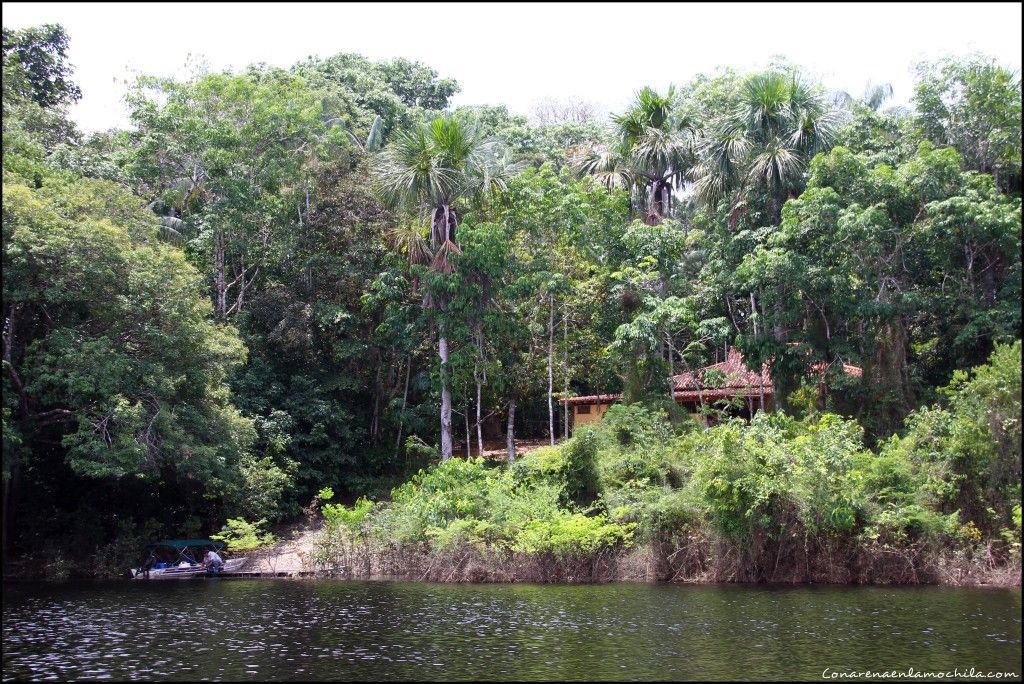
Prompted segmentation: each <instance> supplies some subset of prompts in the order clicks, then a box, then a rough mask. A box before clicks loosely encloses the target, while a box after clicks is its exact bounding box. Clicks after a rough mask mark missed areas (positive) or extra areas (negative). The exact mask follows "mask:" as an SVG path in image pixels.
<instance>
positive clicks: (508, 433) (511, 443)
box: [505, 399, 516, 463]
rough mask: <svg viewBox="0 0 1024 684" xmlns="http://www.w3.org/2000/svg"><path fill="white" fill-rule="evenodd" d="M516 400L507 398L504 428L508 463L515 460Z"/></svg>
mask: <svg viewBox="0 0 1024 684" xmlns="http://www.w3.org/2000/svg"><path fill="white" fill-rule="evenodd" d="M515 419H516V400H515V399H509V400H508V423H507V426H506V430H505V447H506V449H508V460H509V463H511V462H512V461H514V460H516V436H515V433H516V428H515Z"/></svg>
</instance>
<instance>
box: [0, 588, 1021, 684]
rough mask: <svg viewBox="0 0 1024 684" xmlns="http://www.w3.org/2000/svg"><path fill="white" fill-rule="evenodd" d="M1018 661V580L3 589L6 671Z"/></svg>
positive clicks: (392, 672)
mask: <svg viewBox="0 0 1024 684" xmlns="http://www.w3.org/2000/svg"><path fill="white" fill-rule="evenodd" d="M910 667H913V668H914V669H915V670H918V671H927V670H953V668H960V669H961V670H965V669H970V668H972V667H973V668H975V670H976V671H982V672H987V671H995V670H999V671H1012V672H1015V673H1016V676H1017V677H1018V678H1019V677H1020V673H1021V592H1020V590H995V589H985V590H981V589H950V588H937V587H924V588H906V587H902V588H872V587H869V588H865V587H802V588H764V587H749V586H697V587H693V586H666V585H643V584H637V585H634V584H612V585H598V586H540V585H436V584H418V583H405V582H345V581H323V580H317V581H313V580H310V581H296V580H283V581H274V580H206V581H202V580H193V581H178V582H174V581H169V582H148V583H144V582H137V583H130V582H120V583H109V584H70V585H54V584H48V585H43V584H10V585H5V586H4V603H3V679H4V681H8V680H12V679H27V678H32V679H71V678H87V679H147V680H149V679H167V680H194V679H212V680H245V679H248V680H252V681H262V680H284V679H291V680H295V679H304V680H311V679H317V680H402V679H421V680H422V679H466V680H493V679H506V680H508V679H574V680H599V679H605V680H607V679H616V680H623V679H668V680H685V679H698V680H699V679H734V678H737V679H745V680H762V681H763V680H786V679H804V680H818V681H820V680H821V673H822V671H823V670H824V669H825V668H831V670H833V671H850V670H864V669H871V670H876V671H877V670H885V669H901V670H906V669H907V668H910Z"/></svg>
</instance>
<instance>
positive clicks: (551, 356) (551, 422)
mask: <svg viewBox="0 0 1024 684" xmlns="http://www.w3.org/2000/svg"><path fill="white" fill-rule="evenodd" d="M548 306H549V308H550V309H551V311H550V314H549V316H548V435H549V437H550V441H551V446H555V401H554V392H555V296H554V295H550V294H549V295H548Z"/></svg>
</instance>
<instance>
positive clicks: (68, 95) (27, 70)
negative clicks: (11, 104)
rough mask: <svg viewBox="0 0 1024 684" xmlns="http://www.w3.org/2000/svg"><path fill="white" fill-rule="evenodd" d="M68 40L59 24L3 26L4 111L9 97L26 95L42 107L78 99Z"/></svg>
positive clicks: (79, 95)
mask: <svg viewBox="0 0 1024 684" xmlns="http://www.w3.org/2000/svg"><path fill="white" fill-rule="evenodd" d="M68 42H69V40H68V34H67V33H66V32H65V31H64V28H63V27H62V26H61V25H60V24H43V25H42V26H33V27H29V28H25V29H19V30H12V29H8V28H7V27H4V29H3V60H4V65H3V69H4V78H3V80H4V86H3V97H4V104H5V108H4V111H5V114H6V104H7V102H8V101H9V98H12V97H25V98H28V99H30V100H32V101H33V102H35V103H36V104H38V105H39V106H40V107H44V108H49V107H58V106H61V105H64V104H70V103H73V102H77V101H78V100H79V99H81V97H82V91H81V89H80V88H79V87H78V86H77V85H75V84H74V83H73V82H72V81H71V71H72V69H71V65H70V64H69V63H68V61H67V58H68V56H67V50H68Z"/></svg>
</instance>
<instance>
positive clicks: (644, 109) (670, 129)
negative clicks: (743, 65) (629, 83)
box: [577, 87, 697, 225]
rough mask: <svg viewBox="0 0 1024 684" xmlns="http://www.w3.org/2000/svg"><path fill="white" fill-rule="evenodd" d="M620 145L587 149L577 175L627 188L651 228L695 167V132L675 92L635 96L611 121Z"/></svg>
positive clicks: (667, 211)
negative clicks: (679, 105)
mask: <svg viewBox="0 0 1024 684" xmlns="http://www.w3.org/2000/svg"><path fill="white" fill-rule="evenodd" d="M613 120H614V122H615V126H616V129H617V133H618V141H617V143H616V144H615V145H612V146H610V147H609V146H596V147H594V148H591V149H590V150H588V151H587V153H585V154H584V155H583V157H582V158H581V159H580V160H579V161H578V162H577V166H578V168H579V170H580V171H581V172H583V173H585V174H589V175H592V176H594V177H595V178H598V179H600V180H601V181H602V182H604V183H605V184H606V185H608V186H609V187H611V186H612V185H623V186H626V187H629V188H630V190H631V194H632V203H633V207H634V209H636V210H638V211H642V212H643V213H644V220H645V221H646V222H647V223H648V224H650V225H654V224H656V223H660V222H661V220H662V218H663V217H665V216H667V215H669V214H670V213H671V211H672V191H673V190H678V189H681V188H682V186H683V184H684V183H685V182H686V180H687V177H688V174H689V172H690V170H691V168H692V167H693V165H694V163H695V162H696V156H695V146H694V142H695V140H696V132H697V126H696V124H695V122H694V120H693V119H692V118H690V117H689V116H686V115H684V114H683V113H682V112H681V110H680V109H679V108H678V107H677V106H676V93H675V88H673V87H669V89H668V92H667V93H666V94H665V95H660V94H658V92H657V91H655V90H653V89H652V88H644V89H643V90H641V91H640V92H638V93H637V94H636V99H635V100H634V102H633V104H632V106H631V107H630V108H629V109H628V110H626V112H625V113H624V114H621V115H619V116H616V117H614V119H613Z"/></svg>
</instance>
